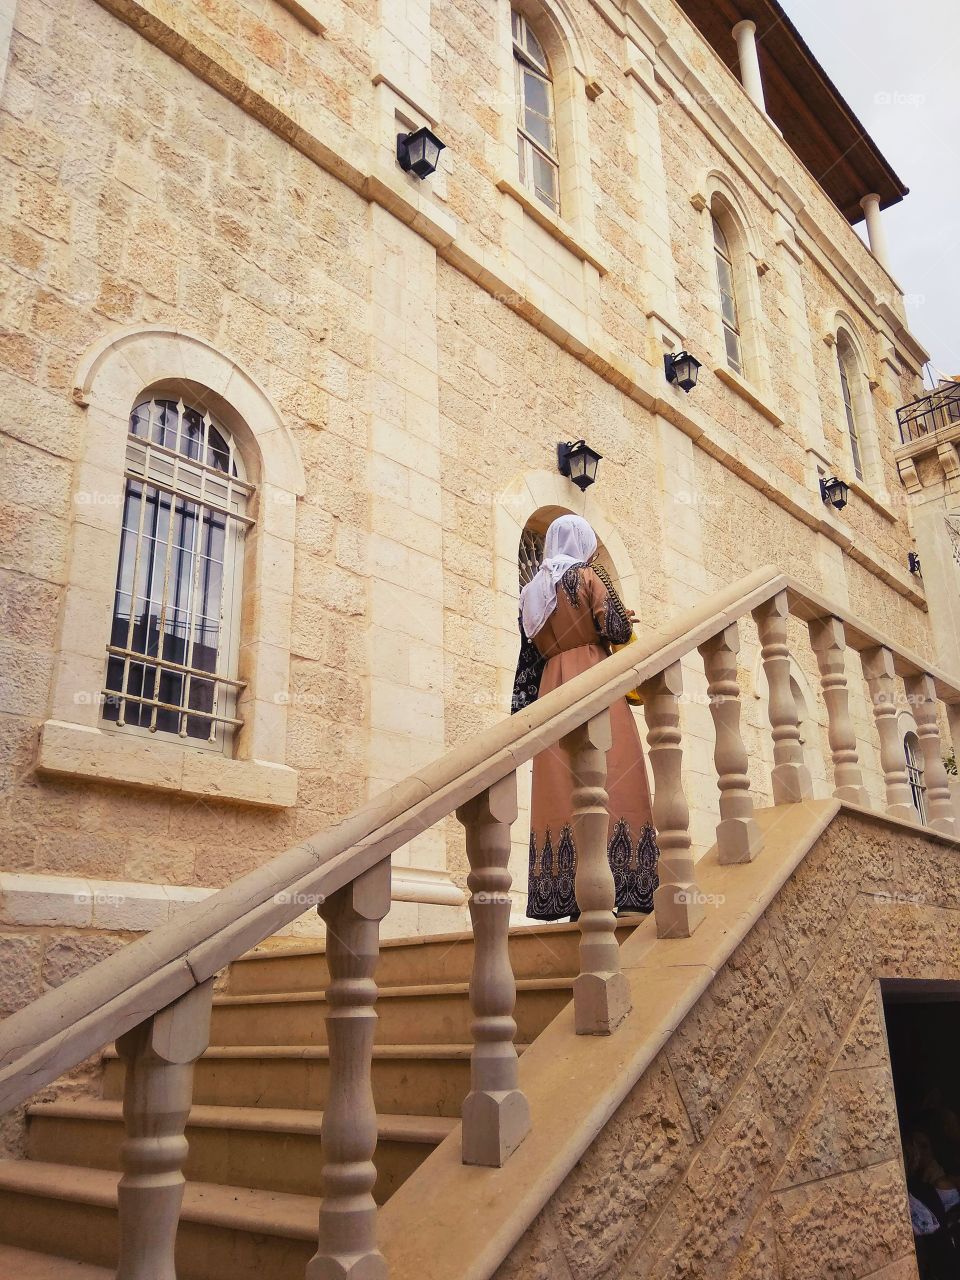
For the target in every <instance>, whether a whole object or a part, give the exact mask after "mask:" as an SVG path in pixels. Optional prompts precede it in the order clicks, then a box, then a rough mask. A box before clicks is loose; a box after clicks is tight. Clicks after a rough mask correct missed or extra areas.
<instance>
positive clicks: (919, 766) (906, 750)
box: [903, 733, 927, 823]
mask: <svg viewBox="0 0 960 1280" xmlns="http://www.w3.org/2000/svg"><path fill="white" fill-rule="evenodd" d="M903 754H904V758H905V760H906V762H907V781H908V782H909V783H910V792H911V794H912V796H913V807H914V808H915V809H916V811H917V813H919V815H920V821H921V822H923V823H926V821H927V788H926V786H925V784H924V781H923V756H922V754H921V752H920V743H919V742H918V741H917V736H916V734H915V733H908V734H907V736H906V737H905V738H904V740H903Z"/></svg>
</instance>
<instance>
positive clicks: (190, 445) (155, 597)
mask: <svg viewBox="0 0 960 1280" xmlns="http://www.w3.org/2000/svg"><path fill="white" fill-rule="evenodd" d="M125 477H126V482H125V489H124V503H123V527H122V531H121V535H120V555H119V561H118V566H117V584H116V592H115V595H114V608H113V623H112V628H111V636H110V643H109V644H108V645H107V664H106V680H105V688H104V690H103V695H104V701H103V709H102V715H103V719H104V721H106V722H109V723H113V724H115V725H116V726H117V727H118V728H121V729H128V730H132V731H135V732H136V731H139V732H146V733H151V734H160V735H162V736H164V737H175V738H178V739H181V740H183V739H189V740H191V742H192V743H193V745H196V746H203V747H207V748H210V749H213V750H221V751H222V750H227V749H228V748H229V746H230V745H231V742H232V738H233V734H234V731H235V730H236V728H237V727H238V726H239V725H240V724H241V723H242V722H241V720H240V718H239V716H238V715H237V700H238V695H239V692H240V690H241V689H242V688H243V682H242V681H240V680H238V679H237V674H236V673H237V654H238V649H239V644H238V641H239V635H238V630H239V627H238V622H239V609H240V589H241V575H242V544H243V535H244V532H245V530H246V528H247V527H248V526H249V525H250V524H252V523H253V521H252V520H251V519H250V518H249V517H248V516H247V515H246V508H247V504H248V500H249V498H250V496H251V494H252V492H253V489H252V486H251V485H249V484H247V483H246V482H245V480H244V478H243V475H242V471H241V466H240V462H239V459H238V457H237V454H236V451H235V449H234V446H233V441H232V439H231V437H230V435H229V433H228V432H226V431H225V430H224V429H223V428H222V427H220V426H219V425H217V424H216V423H215V422H214V421H213V419H212V418H211V416H210V414H209V413H208V412H203V411H201V410H200V409H198V408H194V407H191V406H188V405H187V404H185V403H184V402H183V400H182V399H181V400H178V401H173V400H160V399H151V400H147V401H144V402H143V403H141V404H139V405H137V407H136V408H135V409H134V411H133V413H132V414H131V416H130V426H129V434H128V436H127V451H126V466H125Z"/></svg>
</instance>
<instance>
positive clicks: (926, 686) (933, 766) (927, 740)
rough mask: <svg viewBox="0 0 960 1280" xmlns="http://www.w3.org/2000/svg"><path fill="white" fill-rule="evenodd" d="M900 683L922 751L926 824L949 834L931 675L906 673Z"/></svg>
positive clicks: (947, 794) (949, 814) (947, 786)
mask: <svg viewBox="0 0 960 1280" xmlns="http://www.w3.org/2000/svg"><path fill="white" fill-rule="evenodd" d="M903 683H904V687H905V688H906V691H907V697H908V698H909V699H910V702H911V705H912V710H913V718H914V720H916V722H917V737H918V738H919V739H920V747H921V750H922V751H923V780H924V782H925V783H926V787H927V797H926V798H927V812H928V814H929V815H930V816H929V825H930V826H931V827H933V828H934V829H935V830H936V831H942V832H943V833H944V834H945V835H948V836H952V835H955V834H956V829H955V824H954V813H953V797H952V796H951V794H950V783H949V781H948V780H947V771H946V769H945V768H944V767H943V748H942V746H941V743H940V725H939V723H938V722H937V690H936V686H935V685H934V683H933V676H929V675H922V676H907V677H906V679H905V680H904V682H903Z"/></svg>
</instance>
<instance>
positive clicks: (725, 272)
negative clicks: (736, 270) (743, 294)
mask: <svg viewBox="0 0 960 1280" xmlns="http://www.w3.org/2000/svg"><path fill="white" fill-rule="evenodd" d="M717 279H718V281H719V282H720V288H721V290H722V291H723V292H724V293H729V294H730V296H731V297H732V296H733V271H732V270H731V269H730V263H729V262H728V261H727V260H726V258H721V257H720V255H719V254H717Z"/></svg>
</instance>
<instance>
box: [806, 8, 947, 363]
mask: <svg viewBox="0 0 960 1280" xmlns="http://www.w3.org/2000/svg"><path fill="white" fill-rule="evenodd" d="M781 3H782V4H783V7H784V8H785V9H786V11H787V13H788V14H789V15H790V19H791V21H792V22H793V24H794V26H795V27H796V28H797V30H798V31H799V32H800V34H801V35H802V36H803V38H804V39H805V40H806V42H807V44H808V45H809V46H810V49H811V50H812V51H813V54H814V56H815V57H816V58H817V59H818V61H819V62H820V64H821V65H822V66H823V68H824V69H825V70H826V72H827V74H828V75H829V76H830V78H831V79H832V80H833V82H834V84H835V85H836V86H837V88H838V89H839V90H840V92H841V93H842V94H843V96H844V97H845V98H846V100H847V102H848V103H849V104H850V106H851V108H852V109H853V111H854V113H855V114H856V116H857V117H858V118H859V120H860V121H861V122H862V124H863V125H864V127H865V128H866V130H867V132H868V133H869V134H870V136H871V137H872V138H873V140H874V142H876V144H877V146H878V147H879V148H880V150H881V151H882V152H883V154H884V155H885V156H886V158H887V159H888V160H889V162H890V163H891V165H892V166H893V168H894V170H895V171H896V173H897V174H898V175H899V177H900V179H901V181H902V182H903V183H904V184H905V185H906V186H908V187H909V188H910V194H909V195H908V196H907V197H906V198H905V199H904V200H903V201H902V202H901V203H900V204H898V205H895V206H894V207H893V208H891V209H887V210H886V211H885V212H884V213H883V215H882V217H883V220H884V224H885V227H886V232H887V240H888V242H889V246H890V258H891V262H892V267H893V275H894V278H895V279H896V281H897V283H898V284H899V285H900V287H901V288H902V289H903V291H904V293H905V294H906V300H907V317H908V319H909V323H910V329H911V331H912V332H913V333H914V335H915V336H916V337H917V339H918V340H919V341H920V342H921V343H922V344H923V346H924V347H926V349H927V350H928V351H929V352H930V359H931V362H932V363H933V364H934V365H935V366H937V367H938V369H939V371H941V372H943V373H946V374H960V157H958V149H957V144H958V140H960V93H958V85H960V0H781ZM858 230H859V231H860V233H861V234H862V235H864V236H865V231H864V227H863V223H860V224H858Z"/></svg>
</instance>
